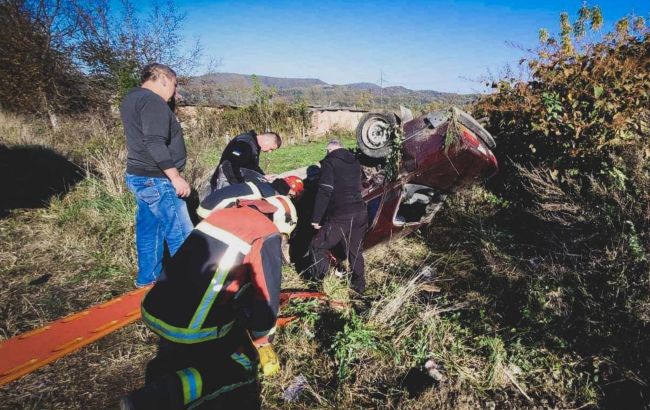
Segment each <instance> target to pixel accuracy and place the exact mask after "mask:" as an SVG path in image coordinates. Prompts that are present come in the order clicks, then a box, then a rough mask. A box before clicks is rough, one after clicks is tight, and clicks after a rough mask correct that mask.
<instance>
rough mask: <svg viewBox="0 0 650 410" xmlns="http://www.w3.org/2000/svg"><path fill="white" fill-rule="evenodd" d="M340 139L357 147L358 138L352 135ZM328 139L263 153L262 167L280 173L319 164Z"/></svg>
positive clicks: (346, 144) (344, 143)
mask: <svg viewBox="0 0 650 410" xmlns="http://www.w3.org/2000/svg"><path fill="white" fill-rule="evenodd" d="M338 139H339V140H340V141H341V142H342V143H343V145H344V146H345V147H346V148H354V147H356V144H357V143H356V140H355V139H354V138H353V137H352V136H350V135H345V136H339V137H338ZM328 141H329V139H327V138H326V139H323V140H321V141H315V142H310V143H308V144H301V145H291V146H287V147H282V148H280V149H278V150H276V151H273V152H270V153H262V155H261V156H260V167H261V168H262V169H263V170H264V171H265V172H266V173H269V174H279V173H282V172H287V171H291V170H293V169H296V168H302V167H306V166H309V165H313V164H317V163H318V161H320V160H321V159H323V158H324V157H325V155H326V154H327V152H326V151H325V147H326V146H327V142H328Z"/></svg>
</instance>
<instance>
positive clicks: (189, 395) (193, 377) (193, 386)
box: [176, 367, 203, 405]
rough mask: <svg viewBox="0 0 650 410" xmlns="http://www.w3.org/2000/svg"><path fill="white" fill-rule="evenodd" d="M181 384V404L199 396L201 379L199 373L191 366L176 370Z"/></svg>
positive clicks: (201, 391)
mask: <svg viewBox="0 0 650 410" xmlns="http://www.w3.org/2000/svg"><path fill="white" fill-rule="evenodd" d="M176 375H177V376H178V377H179V378H180V379H181V385H182V386H183V404H185V405H187V404H190V403H191V402H193V401H194V400H196V399H198V398H199V397H201V395H202V393H203V379H202V378H201V374H200V373H199V372H198V370H196V369H195V368H193V367H188V368H185V369H182V370H179V371H177V372H176Z"/></svg>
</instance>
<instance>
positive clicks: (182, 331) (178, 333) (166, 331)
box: [142, 308, 235, 344]
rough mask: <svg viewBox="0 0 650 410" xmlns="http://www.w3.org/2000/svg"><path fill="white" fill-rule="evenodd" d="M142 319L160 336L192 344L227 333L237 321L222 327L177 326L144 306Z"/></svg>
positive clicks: (217, 337)
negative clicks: (148, 310) (168, 322)
mask: <svg viewBox="0 0 650 410" xmlns="http://www.w3.org/2000/svg"><path fill="white" fill-rule="evenodd" d="M142 320H143V321H144V322H145V324H146V325H147V327H148V328H149V329H151V330H152V331H153V332H154V333H156V334H157V335H159V336H160V337H163V338H165V339H167V340H169V341H172V342H176V343H183V344H192V343H199V342H205V341H208V340H214V339H219V338H221V337H224V336H225V335H227V334H228V332H230V329H232V327H233V325H234V324H235V322H234V321H232V322H228V323H226V324H225V325H223V326H221V327H220V328H219V327H216V326H215V327H208V328H203V329H188V328H183V327H176V326H172V325H169V324H167V323H165V322H163V321H162V320H160V319H158V318H156V317H154V316H152V315H151V314H150V313H149V312H147V311H146V310H145V309H144V308H142Z"/></svg>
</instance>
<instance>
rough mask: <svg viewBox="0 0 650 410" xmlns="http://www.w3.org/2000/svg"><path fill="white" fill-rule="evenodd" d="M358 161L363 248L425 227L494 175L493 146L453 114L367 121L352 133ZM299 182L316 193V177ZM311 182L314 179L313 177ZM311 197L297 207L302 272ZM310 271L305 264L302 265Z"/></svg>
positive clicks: (372, 116) (460, 114)
mask: <svg viewBox="0 0 650 410" xmlns="http://www.w3.org/2000/svg"><path fill="white" fill-rule="evenodd" d="M356 137H357V145H358V150H357V151H358V158H359V161H360V162H361V164H362V165H363V169H364V174H365V175H364V181H363V187H364V189H363V192H362V194H363V198H364V201H365V202H366V204H367V208H368V232H367V233H366V237H365V240H364V247H365V248H366V249H367V248H370V247H372V246H374V245H376V244H379V243H381V242H384V241H387V240H389V239H391V238H398V237H400V236H404V235H406V234H408V233H410V232H413V231H414V230H416V229H417V228H419V227H420V226H422V225H425V224H428V223H429V222H431V220H432V218H433V216H434V215H435V213H436V212H437V211H438V210H439V209H440V208H441V206H442V204H443V203H444V201H445V199H446V198H447V196H448V195H450V194H453V193H454V192H458V191H460V190H462V189H463V188H466V187H468V186H470V185H472V184H474V183H477V182H480V181H483V180H485V179H487V178H490V177H491V176H493V175H495V174H496V172H497V170H498V164H497V160H496V158H495V156H494V154H493V153H492V151H491V149H492V148H494V147H495V145H496V144H495V142H494V139H493V138H492V136H491V135H490V133H489V132H488V131H486V130H485V128H483V127H482V126H481V125H480V124H479V123H478V121H476V120H475V119H474V118H472V117H471V116H470V115H469V114H467V113H466V112H464V111H462V110H460V109H459V108H456V107H454V108H452V109H451V110H446V111H436V112H430V113H428V114H425V115H422V116H420V117H417V118H412V115H411V114H410V111H408V110H405V109H403V110H402V113H401V115H400V116H398V115H396V114H394V113H368V114H366V115H365V116H364V117H362V119H361V120H360V122H359V125H358V126H357V130H356ZM291 173H292V174H296V173H298V174H303V175H302V176H303V177H304V178H305V182H306V187H309V186H310V185H311V186H312V187H313V188H314V190H315V186H316V179H317V170H316V171H315V172H310V169H306V170H305V169H303V170H297V171H292V172H291ZM312 175H314V176H312ZM313 200H314V198H313V195H310V192H309V190H308V189H306V192H305V195H304V196H303V198H301V200H300V201H299V203H298V217H299V222H298V227H297V229H296V232H295V233H294V236H293V238H292V240H291V241H290V245H291V249H290V252H291V256H292V261H293V262H294V263H296V267H297V268H298V269H299V270H301V268H302V267H303V266H304V265H303V266H301V263H300V259H301V258H302V257H303V256H304V255H306V251H307V246H308V244H309V242H310V239H311V237H312V236H313V235H314V231H313V230H312V229H311V227H310V218H311V209H313ZM304 263H305V264H307V265H308V261H306V260H305V261H304Z"/></svg>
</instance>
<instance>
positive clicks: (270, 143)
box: [257, 131, 282, 152]
mask: <svg viewBox="0 0 650 410" xmlns="http://www.w3.org/2000/svg"><path fill="white" fill-rule="evenodd" d="M257 144H258V145H259V146H260V149H261V150H262V152H271V151H275V150H276V149H278V148H280V147H281V146H282V138H280V135H279V134H278V133H275V132H271V131H268V132H263V133H261V134H257Z"/></svg>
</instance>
